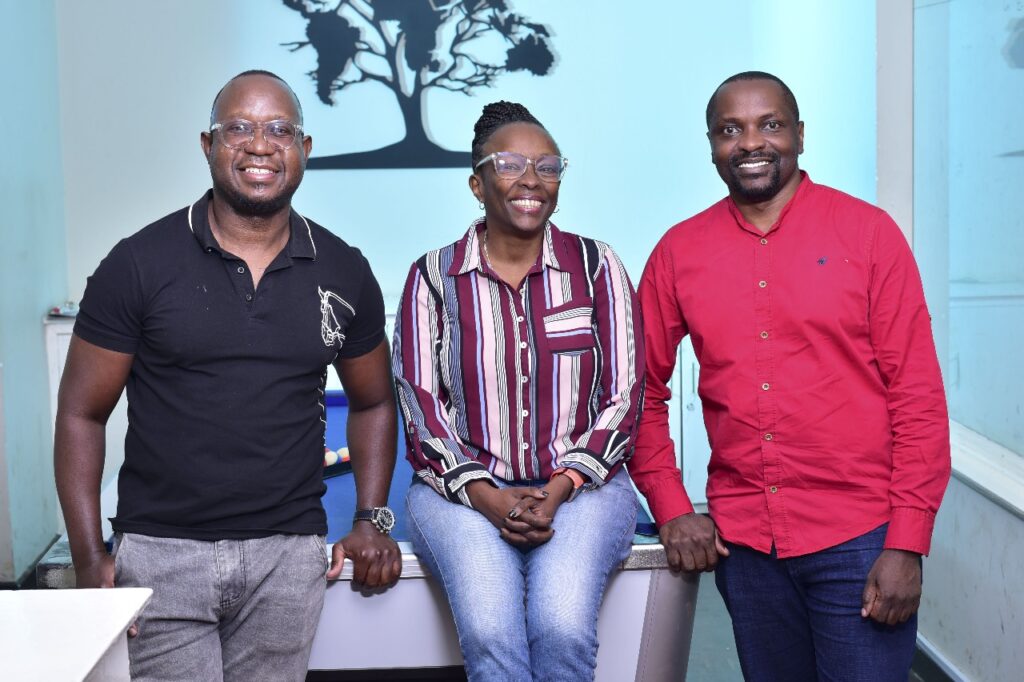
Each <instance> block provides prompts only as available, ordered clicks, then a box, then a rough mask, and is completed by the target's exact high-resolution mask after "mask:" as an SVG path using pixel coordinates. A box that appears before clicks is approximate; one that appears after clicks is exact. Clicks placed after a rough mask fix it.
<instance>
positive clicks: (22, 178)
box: [0, 0, 876, 569]
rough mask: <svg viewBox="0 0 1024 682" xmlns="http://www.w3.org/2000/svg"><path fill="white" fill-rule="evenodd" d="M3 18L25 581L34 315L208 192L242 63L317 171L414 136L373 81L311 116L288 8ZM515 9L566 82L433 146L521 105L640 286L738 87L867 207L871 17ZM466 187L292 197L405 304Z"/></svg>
mask: <svg viewBox="0 0 1024 682" xmlns="http://www.w3.org/2000/svg"><path fill="white" fill-rule="evenodd" d="M0 2H2V5H0V7H2V8H3V10H4V15H3V16H4V23H3V28H2V29H0V30H2V31H3V46H2V47H0V49H2V50H3V53H2V54H3V57H4V58H5V59H4V63H5V64H7V65H8V68H6V69H5V70H4V75H3V76H2V78H3V79H4V84H5V85H7V86H8V87H6V88H5V92H7V93H15V95H16V96H10V95H9V96H8V98H7V100H6V101H5V107H4V108H3V110H2V113H0V115H2V116H4V117H7V118H6V119H5V123H7V124H8V128H6V129H8V130H10V129H11V126H14V127H15V129H19V130H25V131H26V132H25V134H24V135H20V136H17V137H16V138H13V139H11V140H10V141H9V143H8V163H7V164H5V168H4V170H3V171H0V172H2V173H3V174H4V182H3V185H2V187H3V188H4V189H3V191H4V192H5V198H6V199H7V202H6V203H7V204H8V206H9V207H10V208H9V210H8V215H7V216H6V217H5V218H4V220H3V223H2V224H3V229H4V250H3V259H4V263H3V265H4V267H3V270H2V274H0V277H2V278H3V279H2V282H0V284H2V285H3V286H2V287H0V288H2V291H0V301H2V303H3V309H2V312H0V359H2V360H3V363H4V368H3V369H4V373H3V376H4V379H3V381H4V396H5V407H4V417H5V424H6V431H5V433H6V436H5V442H4V445H5V451H6V454H5V456H6V463H7V470H8V471H7V475H8V477H9V483H10V485H9V488H10V490H9V494H10V502H9V505H7V506H8V507H9V517H10V525H11V526H12V539H13V543H12V544H13V550H12V554H13V555H14V561H13V563H14V567H15V568H18V569H21V568H22V567H24V566H26V565H27V562H30V561H31V560H32V559H34V554H35V553H36V552H37V551H38V548H39V545H40V543H41V542H43V538H44V537H45V536H46V535H47V533H49V532H51V531H52V528H53V525H54V518H55V516H56V511H55V508H54V495H53V486H52V467H51V464H50V454H49V451H50V440H51V436H50V434H51V425H50V423H49V422H50V418H49V408H48V404H47V386H46V373H45V365H44V355H43V344H42V330H41V325H40V318H41V317H42V314H43V312H44V311H45V309H46V308H47V307H49V306H50V305H53V304H55V303H57V302H59V301H61V300H63V299H65V298H68V297H70V298H73V299H78V298H80V297H81V294H82V291H83V290H84V288H85V282H86V278H87V277H88V275H89V274H90V273H91V272H92V271H93V270H94V269H95V268H96V265H97V264H98V263H99V261H100V259H101V258H102V257H103V256H104V255H105V254H106V253H107V252H108V251H109V250H110V248H111V247H112V246H113V245H114V243H116V241H117V240H118V239H120V238H122V237H124V236H126V235H128V234H131V233H133V232H135V231H136V230H138V229H139V228H141V227H142V226H144V225H145V224H147V223H149V222H151V221H153V220H155V219H157V218H159V217H160V216H162V215H164V214H166V213H168V212H170V211H172V210H175V209H177V208H180V207H182V206H184V205H186V204H187V203H189V202H191V201H192V200H194V199H195V198H197V197H198V196H199V195H200V194H201V193H202V192H203V191H204V190H205V189H206V188H207V187H208V185H209V174H208V169H207V168H206V164H205V161H204V159H203V157H202V154H201V153H200V147H199V132H200V131H201V130H202V129H204V128H205V127H206V125H207V123H208V116H209V107H210V102H211V100H212V98H213V96H214V94H215V93H216V92H217V90H218V89H219V88H220V86H221V85H222V84H223V83H224V82H225V81H226V80H227V79H228V78H229V77H231V76H232V75H234V74H236V73H238V72H240V71H243V70H245V69H250V68H267V69H270V70H273V71H276V72H277V73H279V74H280V75H281V76H283V77H284V78H285V79H287V80H288V81H289V82H290V83H291V84H292V85H293V86H294V87H295V90H296V92H297V93H298V95H299V97H300V99H301V100H302V102H303V105H304V108H305V114H306V119H305V123H306V127H307V129H308V131H309V132H310V133H311V134H312V135H313V138H314V155H320V154H328V153H338V152H345V151H360V150H365V149H372V148H375V147H378V146H380V145H383V144H388V143H390V142H394V141H397V140H398V139H400V138H401V137H402V134H403V128H402V123H401V117H400V115H399V110H398V107H397V103H396V101H395V99H394V96H393V95H392V94H391V93H390V91H388V90H387V89H385V88H383V86H380V85H377V84H372V83H368V84H363V85H360V86H358V87H355V88H352V89H350V90H346V91H344V92H341V93H338V95H337V96H336V102H335V105H334V106H328V105H325V104H323V103H321V102H319V101H318V100H317V98H316V93H315V86H314V85H313V83H312V81H311V80H310V79H309V78H308V76H307V75H306V74H307V72H308V71H310V70H311V69H313V68H315V66H316V54H315V53H314V52H313V51H312V50H311V49H309V48H305V49H301V50H298V51H295V52H292V51H289V50H288V49H287V48H286V47H284V46H283V45H282V44H283V43H288V42H292V41H299V40H303V39H304V38H305V29H306V23H305V20H304V19H303V18H302V17H301V16H300V15H299V14H298V13H296V12H294V11H292V10H289V9H288V8H286V7H284V5H283V4H282V3H281V2H279V1H277V0H262V1H261V2H258V3H257V2H251V0H219V1H218V2H215V3H214V2H209V1H208V0H176V2H173V3H169V2H139V1H138V0H90V1H89V2H70V1H69V2H58V3H55V2H53V1H52V0H51V1H49V2H32V3H27V2H18V1H16V0H0ZM511 4H512V5H513V6H514V9H515V11H516V12H518V13H519V14H522V15H524V16H526V17H527V18H528V19H529V20H531V21H534V22H538V23H542V24H545V25H547V26H548V27H550V29H551V30H552V33H553V36H552V42H553V44H554V47H555V50H556V52H557V54H558V58H557V63H556V66H555V69H554V70H553V72H552V74H551V75H549V76H545V77H534V76H531V75H528V74H525V73H511V74H505V75H503V76H501V77H499V78H498V80H497V81H496V83H495V87H493V88H481V89H478V90H477V91H475V92H474V93H473V95H472V96H470V97H467V96H465V95H462V94H458V93H451V92H444V91H436V92H434V93H433V94H432V95H431V96H430V97H429V99H428V103H427V105H428V117H429V124H430V130H431V133H432V134H433V136H434V138H435V140H437V141H438V142H440V143H441V144H443V145H444V146H446V147H449V148H453V149H462V150H468V147H469V143H470V139H471V137H472V125H473V122H474V121H475V119H476V118H477V116H478V115H479V112H480V109H481V107H482V106H483V105H484V104H485V103H487V102H490V101H493V100H496V99H511V100H518V101H521V102H523V103H525V104H527V105H528V106H529V107H530V108H531V109H532V110H533V111H534V113H535V114H536V115H537V116H538V117H539V118H540V119H541V120H542V121H543V122H544V123H545V124H546V126H547V127H548V128H549V130H550V132H551V133H552V134H553V136H554V137H555V139H556V140H557V141H558V143H559V144H560V146H561V148H562V151H563V153H564V154H565V155H566V156H568V157H569V158H570V159H571V161H572V163H571V168H570V170H569V174H568V175H567V176H566V180H565V182H564V184H563V189H562V196H561V210H560V211H559V213H558V215H557V216H555V217H556V222H557V223H558V224H559V225H560V226H561V227H563V228H565V229H569V230H572V231H576V232H581V233H584V234H588V235H590V236H593V237H597V238H600V239H604V240H605V241H608V242H609V243H611V244H612V246H613V247H615V248H616V250H617V251H619V253H620V254H621V255H622V257H623V260H624V261H625V263H626V265H627V267H628V269H629V271H630V273H631V275H632V276H633V277H634V279H635V278H637V277H639V275H640V272H641V270H642V268H643V264H644V262H645V260H646V258H647V254H648V253H649V252H650V249H651V248H652V246H653V245H654V243H655V242H656V241H657V240H658V238H659V237H660V236H661V234H662V233H663V232H664V231H665V230H666V229H667V228H668V227H669V226H671V225H672V224H674V223H675V222H677V221H679V220H681V219H683V218H685V217H687V216H689V215H691V214H693V213H694V212H696V211H699V210H701V209H702V208H704V207H706V206H707V205H709V204H711V203H712V202H714V201H716V200H718V199H719V198H721V197H722V196H723V195H724V193H725V189H724V186H723V185H722V183H721V181H720V180H719V178H718V176H717V175H716V173H715V171H714V168H713V166H712V165H711V163H710V152H709V148H708V144H707V141H706V139H705V135H704V133H705V126H704V107H705V104H706V102H707V99H708V97H709V96H710V94H711V92H712V91H713V90H714V88H715V87H716V86H717V84H718V83H719V82H720V81H721V80H722V79H724V78H725V77H727V76H729V75H731V74H732V73H734V72H737V71H741V70H747V69H760V70H767V71H772V72H775V73H776V74H778V75H779V76H781V77H782V78H783V79H785V80H786V81H787V82H788V83H789V84H790V86H791V87H792V88H793V90H794V91H795V93H796V95H797V98H798V99H799V101H800V106H801V113H802V117H803V119H804V121H805V122H806V136H805V140H806V150H807V151H806V153H805V154H804V156H803V158H802V165H803V167H805V168H806V169H808V170H809V171H810V173H811V175H812V177H813V178H814V179H815V180H816V181H819V182H824V183H828V184H831V185H834V186H836V187H839V188H841V189H844V190H846V191H848V192H850V193H852V194H854V195H857V196H860V197H862V198H864V199H867V200H873V199H874V196H875V141H876V135H875V72H876V62H875V12H874V3H872V2H864V1H863V0H833V1H831V2H827V3H825V2H819V1H818V0H776V1H774V2H764V1H763V0H737V2H735V3H733V4H732V5H731V6H730V7H729V8H728V11H723V9H722V8H721V6H720V5H719V4H718V3H710V2H701V3H699V2H695V1H687V2H679V1H676V0H631V1H630V2H612V1H611V0H607V1H599V0H561V1H560V2H557V3H555V2H550V1H545V0H512V2H511ZM12 65H16V67H17V68H14V66H12ZM58 100H59V101H58ZM7 119H9V120H7ZM468 175H469V170H468V169H429V170H369V171H351V170H349V171H346V170H332V171H309V172H308V173H307V176H306V180H305V182H304V183H303V186H302V188H301V189H300V190H299V193H298V194H297V196H296V200H295V204H296V206H297V208H298V209H299V210H300V211H302V212H303V213H305V214H307V215H309V216H310V217H312V218H314V219H316V220H318V221H319V222H321V223H323V224H325V225H326V226H328V227H329V228H330V229H332V230H334V231H336V232H337V233H338V234H340V235H341V236H343V237H344V238H345V239H347V240H348V241H349V242H351V243H352V244H354V245H356V246H358V247H360V248H362V249H363V250H364V252H365V253H366V254H367V256H368V258H369V259H370V262H371V264H372V266H373V267H374V269H375V271H376V273H377V275H378V278H379V279H380V281H381V285H382V288H383V289H384V292H385V295H386V297H387V298H388V302H389V306H393V305H394V303H395V301H396V299H397V296H398V294H399V293H400V289H401V285H402V282H403V280H404V276H405V273H406V271H407V268H408V266H409V263H410V262H411V261H412V260H413V259H415V258H416V257H417V256H419V255H420V254H421V253H422V252H423V251H425V250H427V249H429V248H433V247H436V246H439V245H441V244H443V243H447V242H449V241H451V240H453V239H455V238H457V237H458V236H460V235H461V234H462V233H463V232H464V231H465V229H466V227H467V225H468V223H469V222H470V221H471V220H472V219H474V218H475V217H476V216H477V213H478V211H477V207H476V202H475V201H474V200H473V198H472V196H471V194H470V192H469V190H468V188H467V184H466V181H467V177H468ZM8 194H9V195H10V196H9V197H8V196H7V195H8ZM65 254H67V256H65ZM114 468H115V467H113V466H112V467H108V471H106V472H105V478H106V479H107V480H109V479H110V478H111V477H113V476H114V475H116V471H114V470H113V469H114ZM0 493H2V491H0ZM0 498H2V494H0ZM2 533H3V531H2V530H0V539H2ZM0 546H2V543H0Z"/></svg>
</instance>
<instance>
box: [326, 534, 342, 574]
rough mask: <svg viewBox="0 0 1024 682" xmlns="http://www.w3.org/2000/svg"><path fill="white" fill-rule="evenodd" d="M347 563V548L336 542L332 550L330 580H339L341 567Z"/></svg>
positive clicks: (328, 572)
mask: <svg viewBox="0 0 1024 682" xmlns="http://www.w3.org/2000/svg"><path fill="white" fill-rule="evenodd" d="M344 565H345V548H344V547H342V546H341V543H340V542H335V543H334V549H333V550H332V551H331V567H330V569H328V571H327V579H328V580H337V579H338V576H340V575H341V569H342V567H343V566H344Z"/></svg>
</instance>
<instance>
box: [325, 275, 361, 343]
mask: <svg viewBox="0 0 1024 682" xmlns="http://www.w3.org/2000/svg"><path fill="white" fill-rule="evenodd" d="M316 290H317V292H318V293H319V294H320V337H321V338H322V339H323V340H324V345H325V346H334V345H335V344H337V346H338V347H339V348H340V347H341V345H342V344H343V343H344V342H345V333H344V332H343V331H342V330H341V324H340V323H339V322H338V314H337V313H336V312H335V309H334V306H335V305H340V306H342V307H344V308H345V309H347V310H348V311H349V312H350V313H351V314H352V315H353V316H354V315H355V314H356V310H355V308H353V307H352V306H351V305H349V303H348V301H346V300H345V299H343V298H342V297H341V296H338V295H337V294H336V293H334V292H333V291H327V290H324V289H321V288H320V287H317V288H316ZM342 318H344V314H342Z"/></svg>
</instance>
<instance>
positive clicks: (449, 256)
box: [393, 220, 644, 504]
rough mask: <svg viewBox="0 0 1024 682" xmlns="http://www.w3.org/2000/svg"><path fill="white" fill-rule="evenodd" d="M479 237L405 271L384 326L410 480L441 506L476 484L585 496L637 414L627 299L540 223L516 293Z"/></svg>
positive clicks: (616, 461)
mask: <svg viewBox="0 0 1024 682" xmlns="http://www.w3.org/2000/svg"><path fill="white" fill-rule="evenodd" d="M485 228H486V226H485V224H484V223H483V221H482V220H479V221H477V222H475V223H474V224H473V225H472V226H471V227H470V229H469V231H468V232H467V234H466V235H465V236H464V237H463V238H462V239H460V240H459V241H457V242H455V243H454V244H450V245H448V246H446V247H444V248H442V249H438V250H436V251H431V252H429V253H427V254H425V255H424V256H423V257H422V258H420V259H419V260H418V261H416V262H415V263H414V264H413V265H412V267H411V268H410V271H409V276H408V278H407V280H406V284H405V290H404V292H403V295H402V299H401V303H400V307H399V311H398V316H397V319H396V326H395V340H394V351H393V366H394V372H395V381H396V385H397V387H398V395H399V403H400V405H401V409H402V412H403V415H404V417H405V424H406V438H407V441H408V446H409V447H408V456H409V459H410V461H411V462H412V464H413V467H414V468H415V469H416V471H417V474H418V475H419V476H420V477H421V478H422V479H423V480H425V481H427V482H428V483H430V484H431V485H433V487H434V488H435V489H436V490H437V491H438V492H439V493H441V494H443V495H444V496H445V497H447V498H448V499H451V500H453V501H457V502H462V503H463V504H468V499H467V497H466V495H465V490H464V487H465V485H466V484H467V483H469V482H470V481H473V480H478V479H481V478H490V477H496V478H500V479H503V480H506V481H527V480H546V479H548V478H550V476H551V475H552V473H553V471H554V470H555V469H556V468H558V467H563V466H565V467H571V468H573V469H576V470H577V471H579V472H580V473H582V474H583V475H584V477H585V478H586V479H587V480H588V481H589V483H588V487H594V486H599V485H601V484H603V483H604V482H605V481H606V480H608V479H609V478H610V477H611V476H613V475H614V474H615V473H616V471H617V470H618V467H619V466H620V465H621V463H622V461H623V460H624V459H625V458H627V457H628V456H629V455H630V454H631V451H632V443H633V440H634V430H635V428H636V424H637V421H638V417H639V414H638V412H639V409H640V406H641V403H642V380H643V376H644V367H643V335H642V333H641V332H640V318H639V315H638V313H637V302H636V295H635V293H634V291H633V287H632V285H631V284H630V281H629V277H628V275H627V273H626V271H625V268H624V267H623V266H622V263H621V262H620V261H619V259H618V257H617V256H616V255H615V253H614V252H613V251H612V250H611V249H610V248H609V247H608V246H607V245H606V244H603V243H601V242H596V241H593V240H589V239H582V238H580V237H578V236H576V235H573V234H569V233H566V232H561V231H560V230H558V228H556V227H555V226H553V225H551V224H549V225H548V226H547V228H546V229H545V238H544V242H543V247H542V252H541V254H540V257H539V258H538V261H537V263H536V264H535V265H534V267H533V268H532V269H531V270H530V271H529V273H528V274H527V276H526V279H525V280H524V282H523V285H522V287H521V288H520V289H519V290H516V289H514V288H512V287H511V286H509V285H508V284H506V283H505V282H503V281H502V280H501V279H500V278H499V277H498V276H497V275H496V274H494V272H493V271H492V270H491V269H490V267H489V266H488V264H487V262H486V260H485V259H484V258H483V257H482V254H481V249H480V240H481V237H482V232H483V230H484V229H485Z"/></svg>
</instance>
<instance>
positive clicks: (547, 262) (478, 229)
mask: <svg viewBox="0 0 1024 682" xmlns="http://www.w3.org/2000/svg"><path fill="white" fill-rule="evenodd" d="M486 229H487V223H486V221H485V219H484V218H477V219H476V220H474V221H473V224H472V225H470V226H469V230H468V231H467V232H466V235H465V236H464V237H463V238H462V239H460V240H459V241H457V242H455V257H454V258H453V259H452V264H451V266H449V268H448V274H449V275H451V276H456V275H464V274H466V273H467V272H472V271H473V270H478V271H479V272H481V273H483V272H485V264H484V259H483V248H482V246H483V238H484V230H486ZM559 233H560V232H559V229H558V228H557V227H555V226H554V225H553V224H551V221H550V220H549V221H548V222H547V224H546V225H545V226H544V242H543V243H542V244H541V250H540V264H541V265H542V266H543V267H548V268H554V269H555V270H561V269H562V266H561V264H560V263H562V262H566V263H568V262H571V261H568V260H566V248H567V247H566V246H565V244H563V241H564V240H563V239H558V235H559Z"/></svg>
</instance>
